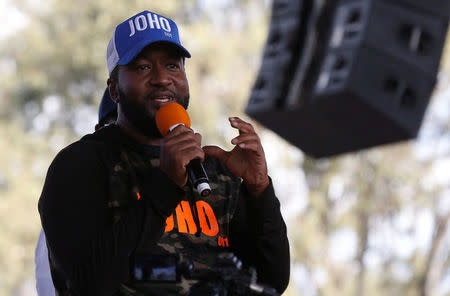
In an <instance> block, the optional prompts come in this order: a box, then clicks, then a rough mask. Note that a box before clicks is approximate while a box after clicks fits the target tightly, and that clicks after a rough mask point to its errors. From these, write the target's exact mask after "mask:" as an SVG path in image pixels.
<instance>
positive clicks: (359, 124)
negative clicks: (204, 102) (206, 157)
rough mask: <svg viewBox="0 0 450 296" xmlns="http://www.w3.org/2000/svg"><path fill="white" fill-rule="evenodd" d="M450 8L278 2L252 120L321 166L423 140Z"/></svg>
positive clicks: (398, 0) (431, 1)
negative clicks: (370, 150) (327, 159)
mask: <svg viewBox="0 0 450 296" xmlns="http://www.w3.org/2000/svg"><path fill="white" fill-rule="evenodd" d="M449 14H450V0H426V1H424V0H340V1H339V0H330V1H327V0H303V1H302V0H299V1H289V0H274V2H273V6H272V17H271V23H270V29H269V34H268V38H267V43H266V46H265V48H264V53H263V60H262V64H261V68H260V70H259V73H258V76H257V78H256V81H255V84H254V86H253V89H252V92H251V95H250V99H249V102H248V105H247V108H246V110H245V112H246V113H247V114H248V115H250V116H251V117H253V118H254V119H256V120H257V121H259V122H260V123H261V124H263V125H264V126H265V127H267V128H269V129H271V130H273V131H274V132H276V133H277V134H279V135H280V136H281V137H283V138H285V139H286V140H288V141H289V142H291V143H292V144H294V145H296V146H298V147H299V148H300V149H301V150H303V151H304V152H305V153H307V154H309V155H311V156H313V157H327V156H332V155H337V154H341V153H345V152H350V151H356V150H360V149H364V148H368V147H373V146H377V145H382V144H386V143H392V142H396V141H401V140H407V139H411V138H414V137H416V136H417V133H418V131H419V129H420V125H421V122H422V119H423V116H424V113H425V110H426V107H427V105H428V101H429V99H430V96H431V93H432V91H433V88H434V86H435V83H436V76H437V71H438V68H439V62H440V58H441V54H442V51H443V46H444V41H445V37H446V34H447V27H448V18H449Z"/></svg>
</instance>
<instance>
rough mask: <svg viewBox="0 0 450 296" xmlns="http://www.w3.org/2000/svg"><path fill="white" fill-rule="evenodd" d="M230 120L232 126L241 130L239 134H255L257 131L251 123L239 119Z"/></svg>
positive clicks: (231, 118) (232, 118)
mask: <svg viewBox="0 0 450 296" xmlns="http://www.w3.org/2000/svg"><path fill="white" fill-rule="evenodd" d="M229 120H230V124H231V126H232V127H234V128H237V129H238V130H239V134H243V133H254V132H255V129H254V128H253V126H252V125H251V124H250V123H248V122H245V121H243V120H242V119H240V118H239V117H230V118H229Z"/></svg>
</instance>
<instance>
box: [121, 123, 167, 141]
mask: <svg viewBox="0 0 450 296" xmlns="http://www.w3.org/2000/svg"><path fill="white" fill-rule="evenodd" d="M116 124H117V125H118V126H119V127H120V128H121V129H122V130H123V131H124V132H125V133H126V134H128V135H129V136H130V137H131V138H133V139H134V140H135V141H136V142H138V143H139V144H144V145H149V146H160V145H161V140H162V139H161V138H150V137H148V136H146V135H144V134H143V133H141V132H140V131H138V130H137V129H136V128H135V127H134V126H133V125H132V124H131V122H129V121H128V120H127V119H126V118H125V117H121V116H119V117H118V118H117V121H116Z"/></svg>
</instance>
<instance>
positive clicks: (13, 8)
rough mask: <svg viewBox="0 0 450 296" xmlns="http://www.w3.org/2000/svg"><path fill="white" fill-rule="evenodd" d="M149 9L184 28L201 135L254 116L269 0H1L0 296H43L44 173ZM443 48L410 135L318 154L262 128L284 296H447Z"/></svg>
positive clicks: (449, 74) (84, 123)
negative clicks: (113, 49)
mask: <svg viewBox="0 0 450 296" xmlns="http://www.w3.org/2000/svg"><path fill="white" fill-rule="evenodd" d="M144 9H149V10H153V11H156V12H159V13H160V14H163V15H167V16H169V17H171V18H173V19H174V20H176V21H177V23H179V24H180V27H181V28H180V29H181V36H182V40H183V43H184V45H185V46H186V48H188V49H189V51H190V52H191V54H192V56H193V58H192V59H190V60H188V62H187V74H188V79H189V82H190V88H191V106H190V108H189V111H190V114H191V118H192V121H193V126H194V128H195V129H196V130H198V131H199V132H201V133H202V135H203V143H204V144H217V145H220V146H222V147H225V148H229V147H230V143H229V141H230V140H231V138H232V137H233V136H234V134H235V133H234V131H233V130H232V129H231V128H230V127H229V126H228V123H227V117H228V116H230V115H233V116H234V115H237V116H242V117H244V118H247V117H246V116H245V115H244V114H243V110H244V107H245V106H246V103H247V100H248V96H249V92H250V90H251V87H252V85H253V81H254V79H255V75H256V73H257V71H258V68H259V64H260V59H261V55H262V49H263V46H264V42H265V41H266V35H267V29H268V24H269V19H270V9H271V3H270V1H269V0H216V1H207V0H165V1H158V3H157V4H156V3H154V2H153V3H151V2H149V1H143V0H134V1H112V0H96V1H89V0H78V1H76V2H71V1H57V0H40V1H37V0H10V1H8V0H1V1H0V16H1V18H2V20H3V21H6V24H4V26H2V27H3V32H1V33H0V83H1V84H0V139H1V141H0V150H1V151H2V153H1V154H0V234H1V235H0V296H3V295H27V296H29V295H36V292H35V288H34V286H35V280H34V261H33V259H34V248H35V246H36V241H37V237H38V234H39V231H40V228H41V225H40V220H39V215H38V212H37V201H38V198H39V195H40V191H41V189H42V185H43V181H44V178H45V174H46V170H47V168H48V166H49V164H50V162H51V160H52V159H53V157H54V156H55V155H56V153H57V152H58V151H59V150H60V149H61V148H63V147H64V146H66V145H67V144H69V143H71V142H73V141H75V140H77V139H78V138H79V137H80V136H82V135H83V134H85V133H90V132H92V131H93V129H94V125H95V123H96V121H97V106H98V104H99V101H100V98H101V95H102V93H103V90H104V88H105V87H106V78H107V69H106V63H105V52H106V45H107V42H108V41H109V38H110V36H111V34H112V30H113V27H114V25H115V24H117V23H119V22H120V21H122V20H124V19H126V18H128V17H129V16H131V15H133V14H135V13H137V12H140V11H141V10H144ZM448 51H449V49H448V47H447V48H446V49H445V53H444V56H443V59H442V63H441V64H442V66H441V70H440V73H439V81H438V84H437V86H436V89H435V92H434V94H433V96H432V99H431V102H430V105H429V108H428V110H427V114H426V117H425V119H424V123H423V126H422V129H421V132H420V137H419V138H418V139H417V140H415V141H409V142H404V143H399V144H394V145H386V146H383V147H377V148H373V149H369V150H365V151H360V152H357V153H351V154H346V155H342V156H339V157H333V158H328V159H321V160H316V159H311V158H309V157H308V156H307V155H304V154H303V153H302V152H301V151H300V150H298V149H297V148H295V147H293V146H291V145H290V144H289V143H287V142H285V141H284V140H282V139H281V138H279V137H278V136H277V135H275V134H274V133H272V132H270V131H269V130H266V129H264V127H262V126H259V125H257V124H256V125H257V129H258V131H259V133H260V135H261V138H262V140H263V145H264V147H265V150H266V155H267V160H268V165H269V171H270V174H271V176H272V178H273V179H274V183H275V187H276V191H277V194H278V196H279V199H280V201H281V204H282V211H283V214H284V217H285V220H286V222H287V224H288V235H289V239H290V243H291V255H292V266H291V270H292V273H291V283H290V285H289V287H288V290H287V291H286V292H285V293H284V295H288V296H292V295H311V296H315V295H355V296H359V295H367V296H372V295H408V296H416V295H417V296H418V295H422V296H428V295H450V257H449V253H450V252H449V250H450V230H449V226H450V225H449V224H450V120H449V118H450V115H449V112H450V100H449V96H450V88H449V82H450V61H449V59H448V54H447V52H448ZM62 198H63V197H62Z"/></svg>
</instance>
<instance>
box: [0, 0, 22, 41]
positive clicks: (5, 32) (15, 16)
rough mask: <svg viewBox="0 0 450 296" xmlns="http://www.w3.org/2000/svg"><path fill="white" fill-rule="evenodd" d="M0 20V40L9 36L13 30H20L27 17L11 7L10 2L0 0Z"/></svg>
mask: <svg viewBox="0 0 450 296" xmlns="http://www.w3.org/2000/svg"><path fill="white" fill-rule="evenodd" d="M0 19H1V20H2V23H3V24H2V30H0V39H4V38H5V37H7V36H9V35H11V34H12V33H13V32H14V30H16V29H20V28H22V27H24V26H26V24H27V23H28V21H27V17H26V16H25V15H24V14H23V13H21V12H20V11H19V10H18V9H17V8H15V7H14V6H13V5H11V1H8V0H0Z"/></svg>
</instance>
